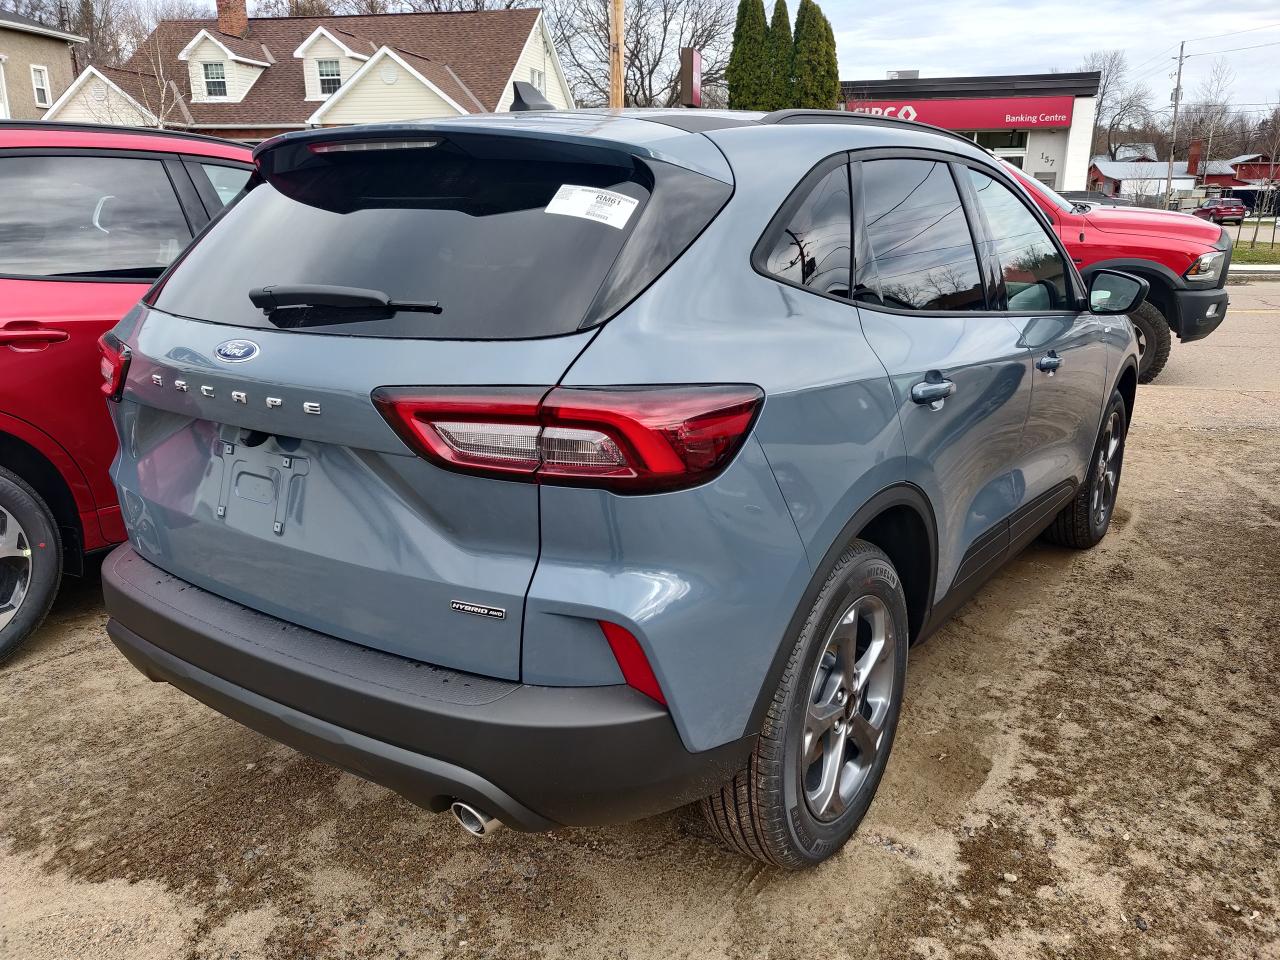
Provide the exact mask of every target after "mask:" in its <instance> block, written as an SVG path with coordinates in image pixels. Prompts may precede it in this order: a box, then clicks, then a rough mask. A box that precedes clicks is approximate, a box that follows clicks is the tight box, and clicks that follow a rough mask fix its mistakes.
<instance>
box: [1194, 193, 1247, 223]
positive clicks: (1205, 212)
mask: <svg viewBox="0 0 1280 960" xmlns="http://www.w3.org/2000/svg"><path fill="white" fill-rule="evenodd" d="M1248 212H1249V210H1248V208H1247V207H1246V206H1245V205H1244V201H1243V200H1240V199H1238V198H1236V197H1211V198H1210V199H1208V200H1206V201H1205V202H1204V203H1202V204H1200V206H1198V207H1196V208H1195V209H1194V210H1192V211H1191V213H1192V215H1193V216H1197V217H1200V218H1201V219H1202V220H1212V221H1213V222H1214V223H1244V218H1245V214H1247V213H1248Z"/></svg>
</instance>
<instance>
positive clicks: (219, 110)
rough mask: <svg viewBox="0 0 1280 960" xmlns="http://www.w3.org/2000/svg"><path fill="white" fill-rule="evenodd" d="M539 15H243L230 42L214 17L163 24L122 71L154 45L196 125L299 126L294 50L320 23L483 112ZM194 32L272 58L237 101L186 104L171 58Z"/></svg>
mask: <svg viewBox="0 0 1280 960" xmlns="http://www.w3.org/2000/svg"><path fill="white" fill-rule="evenodd" d="M540 13H541V11H540V10H539V9H537V8H535V7H524V8H520V9H515V10H482V11H477V12H468V13H394V14H376V15H369V16H366V15H356V16H335V17H250V18H249V29H248V30H247V31H246V32H245V36H244V37H232V38H228V37H227V35H226V34H223V33H220V32H219V31H218V23H217V21H216V20H163V21H161V22H160V24H159V25H158V26H157V27H156V29H155V30H154V31H153V32H152V34H151V35H150V36H149V37H148V38H147V39H146V40H145V41H143V43H142V44H141V45H140V46H139V48H138V51H137V52H135V53H134V55H133V57H132V58H131V60H130V61H129V62H127V63H125V64H124V67H125V68H126V69H128V70H134V71H142V72H146V73H152V72H154V68H153V66H152V63H153V60H152V58H151V56H150V55H149V51H150V47H149V45H151V44H155V45H157V46H158V49H159V59H160V61H161V62H162V63H163V64H164V65H165V66H164V70H163V72H164V73H165V74H166V75H168V76H170V77H172V78H173V79H174V81H175V82H176V83H177V84H178V86H179V87H180V89H181V90H182V93H183V95H184V97H185V98H186V99H187V105H188V108H189V109H190V111H191V115H192V117H193V118H194V120H195V123H196V124H199V125H204V126H217V125H221V124H228V125H231V124H259V125H262V126H266V127H269V126H272V125H276V124H302V123H305V122H306V120H307V118H308V117H310V116H311V114H312V113H314V112H315V109H316V106H317V104H316V103H315V102H314V101H308V100H307V99H306V86H305V82H304V75H303V61H301V60H297V59H294V56H293V51H294V50H296V49H297V48H298V46H299V45H300V44H301V43H302V41H303V40H305V39H307V37H309V36H311V34H312V32H314V31H315V29H316V28H317V27H320V26H324V27H326V28H328V29H329V30H331V31H333V32H334V33H338V34H341V35H342V36H343V37H344V38H351V39H348V40H347V42H348V43H350V44H351V46H352V48H353V49H360V47H357V46H356V44H355V43H352V39H358V40H360V41H363V44H362V46H364V47H366V48H372V49H369V50H368V52H369V53H370V54H372V53H373V51H374V50H375V49H376V48H377V47H379V46H383V45H386V46H389V47H392V48H393V49H395V50H397V51H400V52H405V53H409V54H410V55H411V56H413V57H414V58H415V62H414V66H415V68H416V69H418V70H419V71H420V72H423V73H424V75H429V76H430V78H431V79H432V82H434V83H436V84H437V85H438V86H441V87H442V88H446V89H448V90H449V92H450V95H451V96H454V98H455V99H457V100H458V102H459V103H462V104H463V105H464V106H467V107H468V108H469V109H474V108H475V102H476V101H478V102H479V103H480V104H481V105H482V107H483V109H485V110H493V109H495V108H496V107H497V105H498V99H499V98H500V97H501V96H502V93H503V90H504V87H505V85H506V83H507V79H508V78H509V77H510V76H511V72H512V71H513V70H514V69H515V65H516V60H518V59H519V57H520V52H521V51H522V50H523V49H524V43H525V40H527V39H528V37H529V33H530V31H532V30H533V26H534V24H535V23H536V22H537V19H538V16H539V15H540ZM201 29H204V30H208V31H209V32H210V33H212V34H213V35H214V36H216V37H217V38H218V39H219V40H221V41H223V42H224V43H226V45H227V46H228V47H230V48H231V49H233V50H235V51H236V52H237V53H240V52H241V51H243V52H244V53H243V55H251V54H253V55H254V56H253V58H254V59H265V57H264V54H263V49H264V48H265V49H266V50H267V51H268V52H269V53H270V56H271V57H272V58H274V60H275V62H274V63H273V64H272V65H271V66H270V67H267V68H266V69H265V70H263V72H262V75H261V76H260V77H259V78H258V79H257V81H256V82H255V83H254V85H253V86H252V87H251V88H250V89H249V91H248V93H246V94H245V97H244V99H243V100H241V101H240V102H239V103H192V102H191V101H190V94H191V91H190V81H189V78H188V73H187V69H186V64H185V63H183V62H182V61H180V60H178V52H179V51H180V50H182V48H183V47H185V46H186V45H187V44H188V43H190V42H191V39H192V37H194V36H195V35H196V34H197V33H198V32H199V31H200V30H201ZM362 52H363V51H362ZM455 94H456V96H455Z"/></svg>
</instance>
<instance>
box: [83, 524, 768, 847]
mask: <svg viewBox="0 0 1280 960" xmlns="http://www.w3.org/2000/svg"><path fill="white" fill-rule="evenodd" d="M102 582H103V592H104V594H105V597H106V605H107V611H108V613H109V614H110V620H109V622H108V624H107V632H108V633H109V635H110V636H111V639H112V641H113V642H114V643H115V644H116V646H117V647H119V648H120V650H121V652H123V653H124V655H125V656H126V657H127V658H128V659H129V661H130V662H131V663H133V665H134V666H135V667H137V668H138V669H139V670H140V671H141V672H142V673H144V674H145V675H146V676H148V677H150V678H151V679H153V680H163V681H166V682H168V683H171V684H173V685H174V686H175V687H178V688H179V689H180V690H182V691H184V692H185V693H187V694H189V695H191V696H192V697H195V698H196V699H197V700H200V701H201V702H203V703H205V704H207V705H209V706H211V707H213V708H214V709H215V710H218V711H219V712H220V713H223V714H225V715H227V716H228V717H231V718H232V719H234V720H237V721H239V722H240V723H243V724H244V725H245V726H247V727H250V728H252V729H254V730H257V731H258V732H260V733H263V734H265V735H267V736H269V737H272V738H274V739H276V740H279V741H280V742H282V743H286V744H288V745H290V746H292V747H294V748H295V749H297V750H300V751H302V752H303V753H307V754H310V755H312V756H315V757H318V758H319V759H322V760H325V761H327V762H329V763H332V764H334V765H336V766H339V767H342V768H343V769H345V770H348V771H350V772H352V773H354V774H356V775H358V776H361V777H364V778H365V779H367V780H371V781H373V782H375V783H380V784H382V785H384V786H386V787H389V788H390V789H392V790H394V791H396V792H397V793H399V794H400V795H401V796H403V797H405V798H406V799H408V800H410V801H412V802H413V803H416V804H418V805H419V806H422V807H425V808H427V809H429V810H433V811H437V812H438V811H441V810H444V809H446V808H447V806H448V804H449V803H450V801H451V800H453V799H455V798H456V799H461V800H465V801H466V802H468V803H470V804H472V805H473V806H476V807H478V808H479V809H482V810H485V811H486V812H488V813H490V814H491V815H493V816H496V817H497V818H498V819H500V820H502V821H503V822H504V823H506V824H507V825H508V826H512V827H515V828H517V829H521V830H548V829H552V828H554V827H556V826H559V825H573V826H591V825H598V824H604V823H614V822H622V821H627V820H634V819H638V818H640V817H644V816H648V815H650V814H654V813H659V812H661V811H663V810H668V809H671V808H673V807H676V806H679V805H681V804H683V803H687V802H689V801H691V800H695V799H697V798H699V797H701V796H705V795H707V794H709V793H711V792H712V791H713V790H714V789H715V788H716V787H718V786H719V785H720V784H721V783H722V782H723V781H724V780H725V779H727V778H728V777H729V776H730V775H731V774H732V773H733V771H734V770H736V769H737V768H738V766H739V765H740V764H741V763H742V762H743V761H744V760H745V758H746V756H747V754H748V753H749V752H750V750H751V747H752V740H753V738H744V739H742V740H738V741H735V742H733V743H730V744H726V745H724V746H722V747H717V748H716V749H714V750H708V751H705V752H701V753H690V752H689V751H687V750H686V749H685V748H684V745H683V744H682V743H681V741H680V738H679V735H678V734H677V732H676V729H675V725H674V724H673V723H672V721H671V717H670V715H669V714H668V713H667V712H666V711H665V710H664V709H662V708H661V707H660V706H658V705H657V704H655V703H654V702H653V701H651V700H649V699H648V698H647V697H645V696H643V695H642V694H639V693H637V692H636V691H634V690H632V689H630V688H629V687H622V686H608V687H540V686H530V685H525V684H519V683H511V682H508V681H504V680H492V679H489V678H484V677H477V676H474V675H472V674H466V673H461V672H458V671H454V670H445V669H440V668H437V667H432V666H429V665H427V664H423V663H419V662H417V661H413V660H408V659H405V658H402V657H397V656H393V655H391V654H386V653H382V652H379V651H374V650H369V649H367V648H365V647H360V646H357V645H355V644H351V643H347V642H346V641H343V640H338V639H336V638H334V637H330V636H326V635H324V634H320V633H316V632H314V631H311V630H306V629H304V628H301V627H297V626H294V625H292V624H289V623H286V622H285V621H283V620H278V619H276V618H274V617H270V616H267V615H265V614H262V613H259V612H257V611H255V610H251V609H249V608H247V607H243V606H241V605H239V604H236V603H233V602H231V601H229V600H225V599H223V598H221V597H218V596H216V595H214V594H212V593H209V592H207V591H205V590H201V589H199V588H198V587H195V586H192V585H191V584H189V583H187V582H185V581H183V580H180V579H178V578H177V577H173V576H171V575H169V574H167V573H165V572H164V571H163V570H161V569H160V568H159V567H156V566H154V565H153V564H151V563H149V562H147V561H146V560H144V559H142V558H141V557H139V556H138V555H137V554H136V553H135V552H134V551H133V549H132V548H131V547H130V546H129V545H128V544H125V545H123V546H121V547H118V548H117V549H116V550H115V551H113V552H112V554H111V555H110V556H109V557H108V558H107V560H106V561H105V563H104V564H103V568H102Z"/></svg>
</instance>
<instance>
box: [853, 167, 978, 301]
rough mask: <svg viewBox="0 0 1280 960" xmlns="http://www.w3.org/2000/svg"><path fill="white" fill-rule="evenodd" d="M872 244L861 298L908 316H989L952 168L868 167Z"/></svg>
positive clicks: (862, 265)
mask: <svg viewBox="0 0 1280 960" xmlns="http://www.w3.org/2000/svg"><path fill="white" fill-rule="evenodd" d="M861 202H862V208H863V221H864V227H863V229H865V231H866V243H865V245H863V244H861V243H860V244H859V247H858V251H859V261H858V265H857V273H856V275H855V277H854V284H855V286H854V289H855V290H856V291H857V293H856V295H855V299H858V300H861V301H863V302H866V303H879V304H883V305H884V306H889V307H897V308H899V309H903V310H947V311H952V310H985V309H986V294H985V291H984V290H983V284H982V275H981V274H980V273H979V272H978V258H977V254H976V253H975V252H974V247H973V237H972V235H971V234H970V232H969V222H968V220H967V219H966V218H965V214H964V207H963V206H962V205H961V203H960V194H959V192H958V191H957V190H956V185H955V181H954V180H952V179H951V170H950V168H949V166H948V164H946V163H940V162H937V161H934V160H906V159H903V160H870V161H867V162H865V163H863V164H862V197H861Z"/></svg>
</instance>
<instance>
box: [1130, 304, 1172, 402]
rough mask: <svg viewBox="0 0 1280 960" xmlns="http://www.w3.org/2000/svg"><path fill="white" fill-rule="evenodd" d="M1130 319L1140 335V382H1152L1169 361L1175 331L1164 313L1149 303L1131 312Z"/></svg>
mask: <svg viewBox="0 0 1280 960" xmlns="http://www.w3.org/2000/svg"><path fill="white" fill-rule="evenodd" d="M1129 319H1130V321H1132V323H1133V328H1134V331H1135V332H1136V333H1137V335H1138V382H1139V383H1150V382H1151V381H1152V380H1154V379H1155V378H1156V377H1158V376H1160V371H1161V370H1163V369H1164V365H1165V364H1166V363H1168V362H1169V350H1170V348H1171V347H1172V346H1173V333H1172V332H1171V331H1170V330H1169V322H1168V321H1167V320H1165V318H1164V314H1162V313H1161V312H1160V311H1159V310H1157V309H1156V308H1155V307H1154V306H1152V305H1151V304H1149V303H1144V304H1142V305H1141V306H1140V307H1138V309H1137V310H1134V311H1133V312H1132V313H1130V314H1129Z"/></svg>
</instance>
